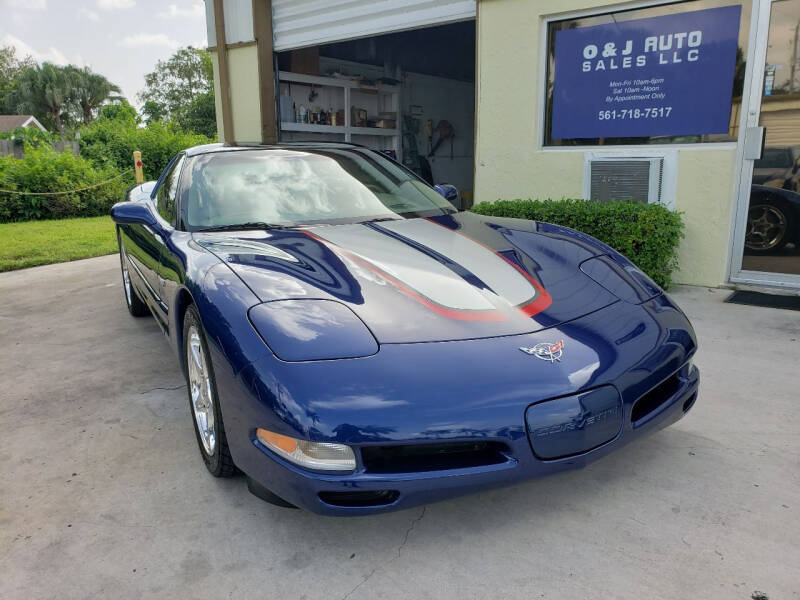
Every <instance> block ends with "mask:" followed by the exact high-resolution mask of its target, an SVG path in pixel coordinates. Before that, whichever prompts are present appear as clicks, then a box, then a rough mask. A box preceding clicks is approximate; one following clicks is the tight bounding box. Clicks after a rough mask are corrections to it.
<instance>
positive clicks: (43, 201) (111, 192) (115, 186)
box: [0, 144, 133, 222]
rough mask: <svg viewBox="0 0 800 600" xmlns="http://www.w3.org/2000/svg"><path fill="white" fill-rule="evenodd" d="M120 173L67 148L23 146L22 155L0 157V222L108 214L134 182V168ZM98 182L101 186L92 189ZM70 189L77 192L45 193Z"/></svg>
mask: <svg viewBox="0 0 800 600" xmlns="http://www.w3.org/2000/svg"><path fill="white" fill-rule="evenodd" d="M119 175H120V173H119V172H118V171H117V170H116V169H114V168H112V167H110V166H101V167H97V166H95V165H94V164H92V163H91V162H90V161H88V160H86V159H85V158H83V157H80V156H75V155H73V154H72V153H70V152H56V151H55V150H53V149H52V148H51V147H50V146H49V145H47V144H43V145H41V146H39V147H38V148H36V147H34V146H27V147H26V149H25V157H24V158H22V159H16V158H14V157H13V156H11V155H9V156H3V157H0V222H8V221H33V220H39V219H62V218H65V217H92V216H98V215H104V214H108V211H109V209H110V208H111V206H112V205H113V204H114V203H115V202H119V201H120V200H121V199H122V198H123V197H124V194H125V190H126V188H127V187H128V185H129V184H131V183H132V181H133V173H132V170H131V173H130V174H129V175H128V174H125V175H124V176H122V177H120V176H119ZM107 180H111V181H107ZM106 181H107V183H103V182H106ZM99 183H102V185H100V186H97V187H92V186H95V185H96V184H99ZM87 187H88V188H89V189H83V188H87ZM9 190H10V191H9ZM69 190H81V191H75V192H74V193H68V194H60V193H59V194H52V195H51V194H47V192H64V191H69ZM23 192H25V193H23ZM29 192H34V193H35V194H30V193H29ZM41 194H44V195H41Z"/></svg>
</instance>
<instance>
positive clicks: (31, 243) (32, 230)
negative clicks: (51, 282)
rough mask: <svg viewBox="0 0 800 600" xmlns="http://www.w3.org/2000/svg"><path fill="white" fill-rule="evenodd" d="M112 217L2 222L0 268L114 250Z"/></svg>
mask: <svg viewBox="0 0 800 600" xmlns="http://www.w3.org/2000/svg"><path fill="white" fill-rule="evenodd" d="M116 251H117V237H116V231H115V229H114V223H113V221H112V220H111V217H89V218H83V219H59V220H54V221H27V222H25V223H0V271H11V270H13V269H23V268H25V267H35V266H36V265H47V264H50V263H57V262H66V261H69V260H77V259H79V258H90V257H92V256H102V255H104V254H113V253H114V252H116Z"/></svg>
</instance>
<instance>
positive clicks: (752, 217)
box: [745, 204, 789, 251]
mask: <svg viewBox="0 0 800 600" xmlns="http://www.w3.org/2000/svg"><path fill="white" fill-rule="evenodd" d="M788 226H789V223H788V222H787V219H786V215H784V214H783V211H781V210H780V209H779V208H777V207H776V206H773V205H771V204H756V205H754V206H751V207H750V210H749V211H748V213H747V235H746V236H745V246H747V247H748V248H750V249H752V250H762V251H763V250H771V249H772V248H774V247H775V246H777V245H778V244H779V243H780V241H781V240H782V239H783V237H784V236H785V235H786V229H787V227H788Z"/></svg>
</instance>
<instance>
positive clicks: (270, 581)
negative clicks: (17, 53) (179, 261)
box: [0, 256, 800, 600]
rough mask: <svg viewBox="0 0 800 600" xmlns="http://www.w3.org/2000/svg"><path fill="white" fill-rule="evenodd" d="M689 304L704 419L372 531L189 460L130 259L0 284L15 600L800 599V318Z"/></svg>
mask: <svg viewBox="0 0 800 600" xmlns="http://www.w3.org/2000/svg"><path fill="white" fill-rule="evenodd" d="M726 295H727V293H726V292H725V291H721V290H707V289H705V288H682V289H679V290H677V291H676V292H675V294H674V296H675V297H676V298H677V300H678V301H679V303H680V304H681V305H682V306H683V308H684V309H685V310H686V311H687V313H688V314H689V317H690V318H691V319H692V321H693V322H694V325H695V327H696V328H697V333H698V336H699V340H700V351H699V354H698V357H697V364H698V365H699V366H700V368H701V369H702V371H703V382H702V384H701V392H700V398H699V400H698V402H697V404H696V406H695V408H694V409H693V410H692V412H691V413H690V414H689V416H688V417H687V418H686V419H684V420H682V421H681V422H679V423H678V424H677V425H675V426H673V427H671V428H668V429H666V430H664V431H662V432H659V433H657V434H655V435H653V436H651V437H649V438H647V439H646V440H644V441H642V442H641V443H638V444H635V445H633V446H628V447H626V448H624V449H622V450H621V451H619V452H618V453H616V454H614V455H612V456H610V457H607V458H605V459H603V460H601V461H600V462H597V463H594V464H593V465H591V466H589V467H587V468H585V469H583V470H580V471H575V472H572V473H568V474H563V475H558V476H554V477H551V478H548V479H542V480H537V481H530V482H527V483H523V484H521V485H517V486H515V487H511V488H507V489H502V490H495V491H490V492H485V493H482V494H478V495H474V496H470V497H466V498H461V499H457V500H453V501H448V502H443V503H440V504H434V505H430V506H427V507H425V508H417V509H411V510H407V511H403V512H399V513H393V514H387V515H381V516H374V517H365V518H360V519H336V518H327V517H319V516H316V515H313V514H309V513H306V512H302V511H298V510H287V509H281V508H277V507H274V506H271V505H269V504H265V503H264V502H262V501H260V500H258V499H257V498H255V497H254V496H251V495H250V494H249V493H248V491H247V489H246V486H245V482H244V480H243V479H242V478H235V479H232V480H223V481H220V480H215V479H213V478H212V477H210V476H209V475H208V474H207V472H206V470H205V467H204V466H203V464H202V461H201V459H200V456H199V454H198V451H197V448H196V442H195V437H194V432H193V430H192V423H191V420H190V415H189V408H188V400H187V397H186V390H185V388H184V385H183V380H182V378H181V375H180V373H179V370H178V366H177V363H176V361H175V359H174V357H173V355H172V354H171V350H170V349H169V348H168V346H167V342H166V341H165V340H164V339H163V337H162V334H161V333H160V332H159V331H158V329H157V327H156V325H155V323H154V322H153V321H152V319H134V318H132V317H129V316H128V314H127V313H126V311H125V308H124V304H123V298H122V289H121V284H120V276H119V263H118V259H117V257H116V256H108V257H103V258H97V259H91V260H85V261H79V262H74V263H68V264H63V265H52V266H46V267H39V268H36V269H29V270H25V271H19V272H14V273H6V274H2V275H0V425H1V426H2V427H1V428H0V598H3V599H9V600H10V599H16V598H59V599H65V598H228V597H230V598H298V599H299V598H305V599H317V598H320V599H334V600H338V599H345V598H348V599H350V600H356V599H374V598H381V599H384V598H386V599H394V598H414V599H416V598H432V599H433V598H435V599H437V600H439V599H443V598H459V599H462V598H520V599H526V600H529V599H534V598H559V599H565V598H569V599H571V598H614V599H619V598H637V599H639V598H648V599H650V598H669V599H675V598H703V599H707V598H725V599H749V598H751V597H753V598H758V597H759V596H758V593H763V594H764V596H763V597H764V598H769V599H771V600H779V599H788V598H800V420H798V414H799V413H800V392H799V391H798V390H799V389H800V342H799V341H798V340H800V313H797V312H790V311H780V310H775V309H759V308H750V307H744V306H735V305H727V304H722V300H723V298H724V297H725V296H726Z"/></svg>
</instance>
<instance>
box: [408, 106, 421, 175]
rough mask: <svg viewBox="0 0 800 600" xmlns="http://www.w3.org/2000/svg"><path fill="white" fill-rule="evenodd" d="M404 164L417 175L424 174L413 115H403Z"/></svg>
mask: <svg viewBox="0 0 800 600" xmlns="http://www.w3.org/2000/svg"><path fill="white" fill-rule="evenodd" d="M403 164H404V165H405V166H407V167H408V168H409V169H411V170H412V171H414V173H416V174H417V175H422V168H421V167H420V163H419V150H417V136H416V134H415V133H414V118H413V117H412V116H411V115H403Z"/></svg>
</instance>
